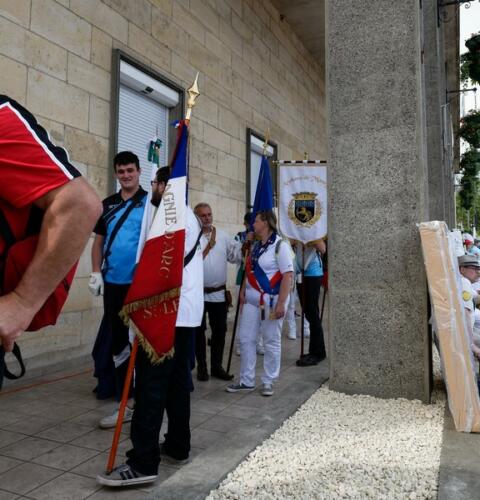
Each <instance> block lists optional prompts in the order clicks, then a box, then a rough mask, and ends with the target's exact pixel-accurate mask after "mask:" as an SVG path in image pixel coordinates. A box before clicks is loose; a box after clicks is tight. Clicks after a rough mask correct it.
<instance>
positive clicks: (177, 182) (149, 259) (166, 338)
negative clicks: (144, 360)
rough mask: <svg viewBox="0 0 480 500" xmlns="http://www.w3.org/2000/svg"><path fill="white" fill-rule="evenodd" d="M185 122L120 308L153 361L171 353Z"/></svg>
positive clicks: (178, 282) (181, 235)
mask: <svg viewBox="0 0 480 500" xmlns="http://www.w3.org/2000/svg"><path fill="white" fill-rule="evenodd" d="M187 158H188V125H187V124H186V123H185V122H183V121H182V122H180V124H179V131H178V142H177V147H176V150H175V154H174V159H173V162H172V172H171V176H170V180H169V181H168V184H167V186H166V188H165V192H164V193H163V196H162V201H161V202H160V206H159V207H158V210H157V212H156V214H155V216H154V218H153V222H152V224H151V227H150V230H149V231H148V236H147V238H146V242H145V246H144V247H143V250H142V253H141V255H140V260H139V262H138V264H137V268H136V270H135V274H134V277H133V282H132V284H131V286H130V289H129V291H128V294H127V298H126V299H125V305H124V307H123V311H122V312H123V315H124V319H126V320H127V319H129V320H130V321H131V325H132V326H133V329H134V331H135V333H136V335H137V336H138V339H139V341H140V343H141V344H142V347H143V348H144V350H145V352H147V354H148V355H149V357H150V359H151V360H152V362H153V363H158V362H160V361H162V360H163V359H164V358H165V357H167V356H172V355H173V346H174V342H175V325H176V321H177V312H178V304H179V301H180V288H181V286H182V275H183V255H184V248H185V217H186V198H187V169H188V166H187Z"/></svg>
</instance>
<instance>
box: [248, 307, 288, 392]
mask: <svg viewBox="0 0 480 500" xmlns="http://www.w3.org/2000/svg"><path fill="white" fill-rule="evenodd" d="M287 301H288V299H287ZM265 302H268V298H267V300H266V301H265ZM276 303H277V297H275V300H274V302H273V307H275V305H276ZM286 306H287V307H288V303H287V304H286ZM269 313H270V310H269V307H268V304H265V319H264V320H263V321H262V320H261V311H260V307H258V306H253V305H252V304H244V305H243V310H242V314H241V315H240V324H239V328H238V340H239V342H240V356H241V357H240V383H241V384H244V385H247V386H250V387H253V386H254V385H255V365H256V363H257V349H256V343H257V335H258V333H259V332H260V333H261V334H262V336H263V346H264V349H265V355H264V357H263V375H262V377H261V380H262V383H263V384H272V383H273V381H274V380H275V379H277V378H278V375H279V373H280V359H281V354H282V353H281V347H282V344H281V338H282V325H283V318H280V319H274V320H270V319H268V316H269Z"/></svg>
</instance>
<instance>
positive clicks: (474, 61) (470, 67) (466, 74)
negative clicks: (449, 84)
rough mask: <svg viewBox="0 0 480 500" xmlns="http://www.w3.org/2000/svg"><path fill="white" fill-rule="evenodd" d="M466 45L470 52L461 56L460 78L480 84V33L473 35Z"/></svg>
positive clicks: (463, 80)
mask: <svg viewBox="0 0 480 500" xmlns="http://www.w3.org/2000/svg"><path fill="white" fill-rule="evenodd" d="M465 46H466V47H467V49H468V50H469V52H466V53H465V54H462V55H461V56H460V79H461V80H462V82H467V81H468V79H470V80H472V81H473V82H474V83H478V84H480V33H476V34H474V35H472V36H471V37H470V38H469V39H468V40H467V41H466V42H465Z"/></svg>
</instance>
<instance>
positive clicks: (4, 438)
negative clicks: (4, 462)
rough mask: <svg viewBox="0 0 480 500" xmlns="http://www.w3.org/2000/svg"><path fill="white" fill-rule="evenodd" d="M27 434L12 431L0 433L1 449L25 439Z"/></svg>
mask: <svg viewBox="0 0 480 500" xmlns="http://www.w3.org/2000/svg"><path fill="white" fill-rule="evenodd" d="M25 437H26V436H25V434H20V433H18V432H10V431H0V449H1V448H3V447H4V446H7V445H9V444H11V443H15V442H16V441H20V440H21V439H25Z"/></svg>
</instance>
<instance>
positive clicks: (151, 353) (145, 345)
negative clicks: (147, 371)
mask: <svg viewBox="0 0 480 500" xmlns="http://www.w3.org/2000/svg"><path fill="white" fill-rule="evenodd" d="M132 327H133V331H134V332H135V335H136V336H137V337H138V341H139V342H140V345H141V346H142V349H143V350H144V351H145V352H146V353H147V356H148V359H149V360H150V362H151V363H152V365H159V364H160V363H163V362H164V361H165V360H166V359H168V358H172V357H173V355H174V354H175V348H174V347H172V348H171V349H170V350H169V351H167V352H166V353H164V354H161V355H160V356H159V355H158V354H157V353H156V352H155V349H154V348H153V347H152V345H151V344H150V342H149V341H148V340H147V339H146V338H145V337H144V336H143V334H142V332H141V331H140V330H139V329H138V328H137V325H136V324H135V323H134V322H133V321H132Z"/></svg>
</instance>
